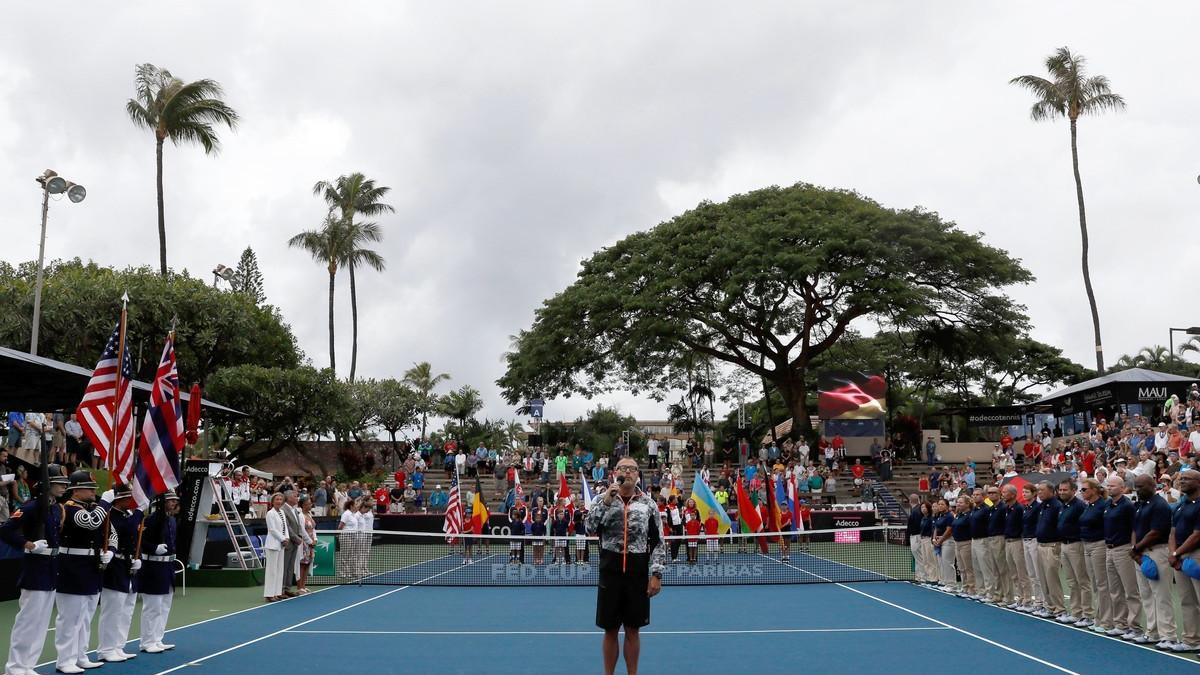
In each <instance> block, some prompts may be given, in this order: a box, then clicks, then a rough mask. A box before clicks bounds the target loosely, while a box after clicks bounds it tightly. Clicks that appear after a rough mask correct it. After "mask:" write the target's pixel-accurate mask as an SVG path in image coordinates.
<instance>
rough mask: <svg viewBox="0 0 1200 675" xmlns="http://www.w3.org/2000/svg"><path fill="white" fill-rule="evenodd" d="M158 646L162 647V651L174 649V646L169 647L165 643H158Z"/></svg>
mask: <svg viewBox="0 0 1200 675" xmlns="http://www.w3.org/2000/svg"><path fill="white" fill-rule="evenodd" d="M158 646H159V647H162V648H163V649H175V645H169V644H167V643H165V642H160V643H158Z"/></svg>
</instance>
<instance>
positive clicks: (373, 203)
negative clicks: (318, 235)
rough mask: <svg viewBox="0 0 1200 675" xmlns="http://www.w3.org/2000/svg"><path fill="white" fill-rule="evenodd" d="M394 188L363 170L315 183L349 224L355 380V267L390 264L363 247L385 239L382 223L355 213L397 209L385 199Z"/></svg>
mask: <svg viewBox="0 0 1200 675" xmlns="http://www.w3.org/2000/svg"><path fill="white" fill-rule="evenodd" d="M390 191H391V188H389V187H384V186H376V185H375V181H374V180H372V179H369V178H367V177H366V176H364V175H363V174H361V173H358V172H355V173H352V174H350V175H348V176H338V177H337V179H336V180H333V181H324V180H323V181H318V182H317V184H316V185H313V194H314V195H317V196H319V197H321V198H322V199H324V200H325V203H326V204H328V205H329V211H330V213H333V214H336V215H338V216H340V218H341V220H342V224H343V225H345V226H346V227H347V228H349V232H348V236H349V238H350V244H349V250H348V253H349V256H348V257H347V259H346V260H343V261H342V264H343V265H344V266H345V267H346V270H347V271H348V272H349V273H350V320H351V321H350V323H351V331H352V334H353V337H352V340H351V348H350V381H351V382H353V381H354V372H355V370H356V369H357V368H358V291H357V288H356V286H355V282H354V270H355V268H356V267H358V266H360V265H366V266H367V267H370V268H371V269H373V270H375V271H376V272H382V271H383V270H384V268H385V267H386V263H385V262H384V259H383V256H381V255H379V254H378V253H376V252H375V251H372V250H370V249H367V248H363V245H364V244H366V243H367V242H378V241H380V240H381V239H382V236H381V233H380V230H379V226H378V225H376V224H375V223H362V222H355V220H354V217H355V216H366V217H368V218H372V217H375V216H379V215H383V214H385V213H395V211H396V210H395V209H393V208H392V207H391V205H390V204H385V203H383V201H382V200H383V198H384V196H385V195H387V193H388V192H390Z"/></svg>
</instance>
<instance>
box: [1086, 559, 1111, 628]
mask: <svg viewBox="0 0 1200 675" xmlns="http://www.w3.org/2000/svg"><path fill="white" fill-rule="evenodd" d="M1107 550H1108V548H1107V547H1106V546H1105V545H1104V540H1103V539H1101V540H1100V541H1085V542H1083V559H1084V564H1085V565H1086V566H1087V575H1088V580H1089V581H1091V582H1092V600H1093V601H1095V603H1096V604H1095V607H1094V608H1093V609H1092V618H1093V619H1095V620H1096V625H1097V626H1100V627H1101V628H1103V629H1105V630H1108V629H1110V628H1112V627H1113V606H1112V598H1110V597H1109V595H1108V566H1107V565H1108V561H1107V559H1108V556H1107V555H1105V552H1106V551H1107Z"/></svg>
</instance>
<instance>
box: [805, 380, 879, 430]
mask: <svg viewBox="0 0 1200 675" xmlns="http://www.w3.org/2000/svg"><path fill="white" fill-rule="evenodd" d="M818 389H819V390H820V393H819V394H818V395H817V414H818V415H820V417H821V419H825V420H863V419H876V418H879V417H883V416H884V414H885V413H886V412H887V403H886V401H887V381H886V380H884V379H883V376H882V375H872V374H868V373H858V372H852V371H826V372H824V373H821V376H820V378H819V381H818Z"/></svg>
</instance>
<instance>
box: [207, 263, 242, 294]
mask: <svg viewBox="0 0 1200 675" xmlns="http://www.w3.org/2000/svg"><path fill="white" fill-rule="evenodd" d="M236 274H237V272H236V271H235V270H232V269H230V268H228V267H226V266H224V265H217V266H216V267H214V268H213V288H216V287H217V279H224V280H225V281H226V282H228V283H230V284H232V283H233V277H234V276H235V275H236Z"/></svg>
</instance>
